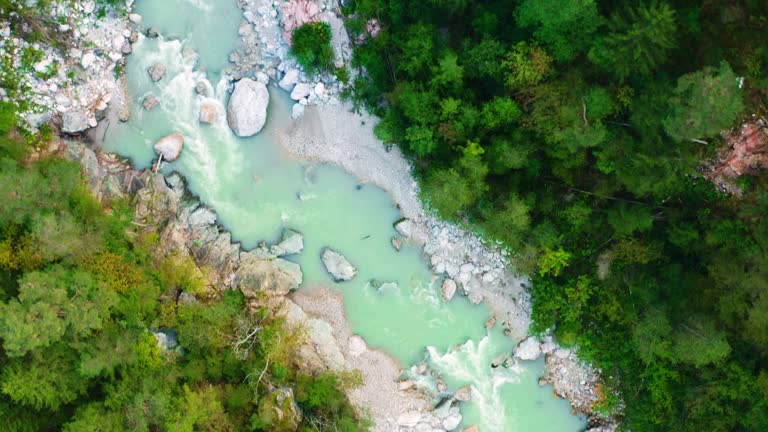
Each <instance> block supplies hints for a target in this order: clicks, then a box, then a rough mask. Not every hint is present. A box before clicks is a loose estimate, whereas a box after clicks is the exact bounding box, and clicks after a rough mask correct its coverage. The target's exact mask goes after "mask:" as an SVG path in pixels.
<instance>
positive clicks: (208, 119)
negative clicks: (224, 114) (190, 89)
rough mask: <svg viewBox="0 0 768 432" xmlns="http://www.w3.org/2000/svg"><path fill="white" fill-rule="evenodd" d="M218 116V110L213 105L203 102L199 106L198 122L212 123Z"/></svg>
mask: <svg viewBox="0 0 768 432" xmlns="http://www.w3.org/2000/svg"><path fill="white" fill-rule="evenodd" d="M218 116H219V112H218V110H217V109H216V106H215V105H211V104H203V105H201V106H200V115H199V116H198V120H199V121H200V123H206V124H214V123H216V119H217V118H218Z"/></svg>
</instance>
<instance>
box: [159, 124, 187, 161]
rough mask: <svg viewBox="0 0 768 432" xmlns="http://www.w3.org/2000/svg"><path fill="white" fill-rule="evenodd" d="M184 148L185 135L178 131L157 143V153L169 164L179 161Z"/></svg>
mask: <svg viewBox="0 0 768 432" xmlns="http://www.w3.org/2000/svg"><path fill="white" fill-rule="evenodd" d="M183 148H184V135H182V134H181V132H178V131H177V132H174V133H172V134H170V135H167V136H164V137H162V138H160V139H159V140H158V141H157V142H156V143H155V152H156V153H157V154H159V155H163V159H165V160H166V161H168V162H173V161H175V160H176V159H178V158H179V155H180V154H181V150H182V149H183Z"/></svg>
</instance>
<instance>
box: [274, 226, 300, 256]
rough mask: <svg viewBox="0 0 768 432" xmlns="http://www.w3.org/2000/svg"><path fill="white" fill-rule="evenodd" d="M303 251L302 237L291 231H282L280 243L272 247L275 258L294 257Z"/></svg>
mask: <svg viewBox="0 0 768 432" xmlns="http://www.w3.org/2000/svg"><path fill="white" fill-rule="evenodd" d="M302 250H304V235H303V234H302V233H300V232H298V231H294V230H292V229H287V228H286V229H284V230H283V235H282V236H281V237H280V242H279V243H277V244H276V245H274V246H272V251H273V252H274V253H275V255H277V256H284V255H294V254H297V253H301V251H302Z"/></svg>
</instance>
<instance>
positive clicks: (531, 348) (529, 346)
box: [515, 336, 541, 361]
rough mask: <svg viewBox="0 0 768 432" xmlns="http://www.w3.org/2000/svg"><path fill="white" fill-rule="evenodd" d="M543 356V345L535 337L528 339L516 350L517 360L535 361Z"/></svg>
mask: <svg viewBox="0 0 768 432" xmlns="http://www.w3.org/2000/svg"><path fill="white" fill-rule="evenodd" d="M540 355H541V345H540V344H539V340H538V339H536V338H535V337H532V336H531V337H528V338H526V339H525V340H523V341H522V342H520V343H519V344H518V345H517V348H515V358H518V359H520V360H528V361H533V360H536V359H538V358H539V356H540Z"/></svg>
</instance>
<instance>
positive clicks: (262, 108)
mask: <svg viewBox="0 0 768 432" xmlns="http://www.w3.org/2000/svg"><path fill="white" fill-rule="evenodd" d="M268 106H269V91H267V86H265V85H264V83H260V82H257V81H254V80H252V79H250V78H243V79H241V80H240V81H238V82H237V84H235V91H234V92H232V96H231V97H230V98H229V105H228V106H227V121H228V122H229V127H230V128H231V129H232V132H234V133H235V134H236V135H237V136H239V137H249V136H252V135H256V134H257V133H259V131H261V129H262V128H263V127H264V123H266V121H267V107H268Z"/></svg>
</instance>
